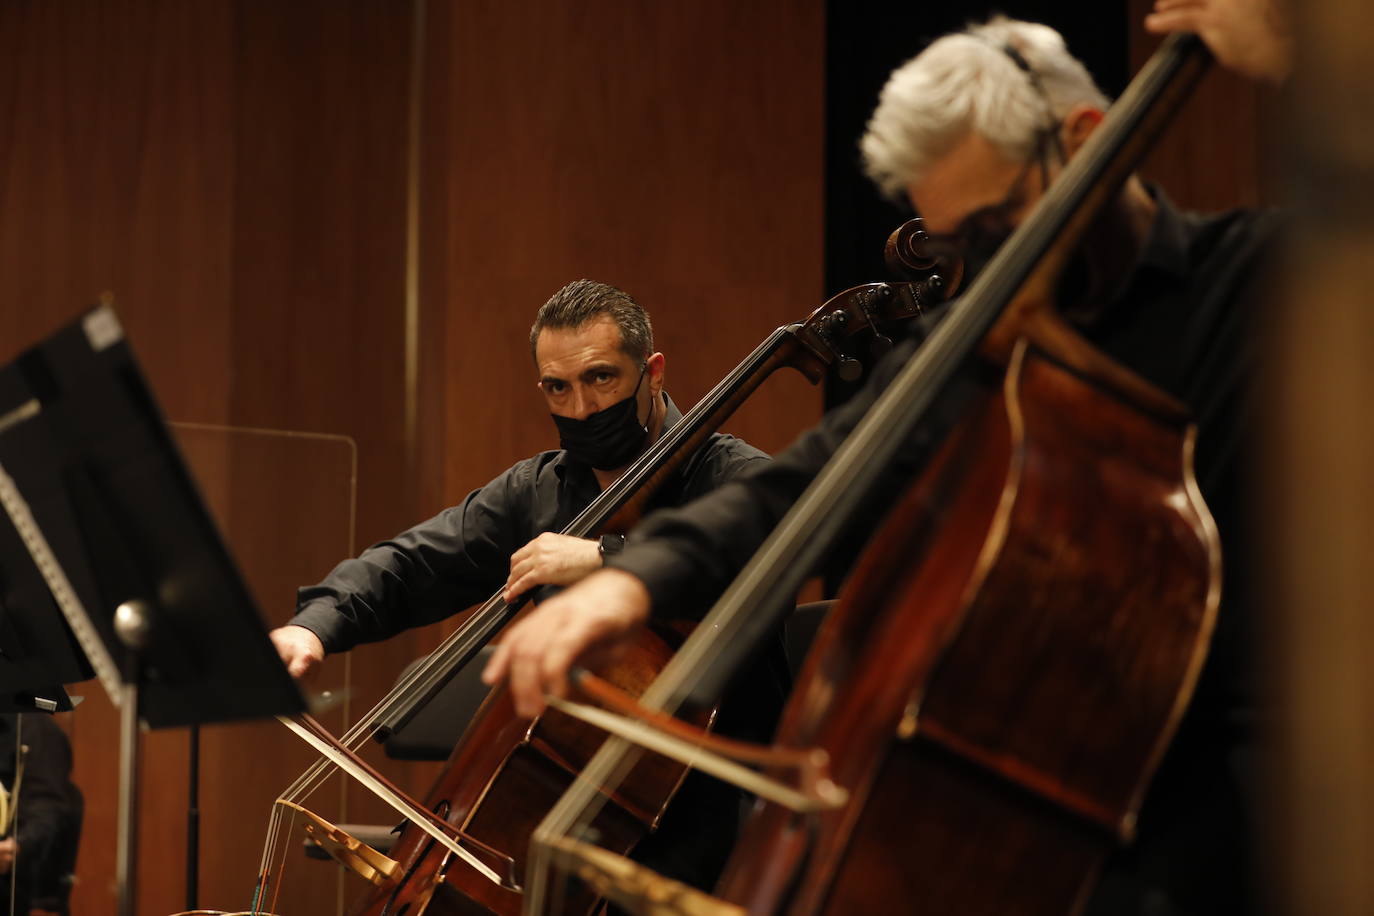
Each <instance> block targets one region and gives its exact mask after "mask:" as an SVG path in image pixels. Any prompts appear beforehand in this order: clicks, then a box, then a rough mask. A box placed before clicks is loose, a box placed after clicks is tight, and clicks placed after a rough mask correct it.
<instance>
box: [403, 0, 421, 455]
mask: <svg viewBox="0 0 1374 916" xmlns="http://www.w3.org/2000/svg"><path fill="white" fill-rule="evenodd" d="M414 2H415V6H414V8H413V9H414V12H413V15H412V23H411V25H412V28H411V36H410V99H409V105H410V114H409V124H408V130H409V134H410V136H409V138H408V141H407V152H406V268H405V269H406V278H405V284H406V289H405V451H406V455H405V458H406V470H407V471H408V472H409V473H411V474H415V473H416V472H417V471H418V463H419V409H420V406H419V382H420V130H421V126H422V123H421V120H422V117H423V105H422V102H423V98H424V62H425V53H424V51H425V0H414Z"/></svg>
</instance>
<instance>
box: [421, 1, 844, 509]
mask: <svg viewBox="0 0 1374 916" xmlns="http://www.w3.org/2000/svg"><path fill="white" fill-rule="evenodd" d="M445 28H446V32H445V33H444V34H439V33H436V32H433V31H431V42H432V45H431V53H432V54H433V55H434V56H435V57H436V58H438V59H439V60H441V61H442V62H443V64H444V65H446V66H447V68H448V71H447V73H446V74H445V75H444V77H443V79H444V82H443V84H442V85H443V86H444V88H445V91H446V93H447V97H446V98H442V99H435V100H432V101H431V103H430V104H429V105H428V106H427V112H429V113H431V115H433V113H435V111H436V109H438V111H440V112H443V113H446V116H445V115H442V114H441V115H440V116H441V117H443V118H444V121H443V123H444V128H443V129H444V134H443V136H442V138H441V141H440V142H441V143H442V146H443V148H444V149H445V152H446V155H447V158H448V161H449V162H450V163H451V168H452V171H451V173H450V175H449V177H448V185H447V187H446V188H444V189H443V190H444V197H443V198H441V199H435V198H429V197H427V201H428V202H430V203H431V205H437V206H440V207H442V208H443V210H444V212H445V213H446V214H447V218H448V219H449V221H450V222H449V224H448V227H447V235H446V236H445V237H444V239H443V241H444V243H445V246H446V247H445V248H444V249H443V250H440V251H434V250H433V249H428V250H427V252H426V254H427V257H428V258H430V260H429V261H427V264H428V268H429V269H430V270H431V271H434V270H437V271H440V272H442V274H443V276H444V278H445V280H446V283H445V289H444V292H443V293H442V294H441V295H443V297H444V306H445V308H446V310H447V316H448V322H447V326H446V331H445V339H446V345H445V352H444V357H443V366H442V369H441V375H442V379H436V380H435V381H434V383H435V384H443V385H444V392H445V398H446V405H445V409H444V410H443V412H442V419H441V420H438V418H436V420H438V421H439V422H442V423H443V424H444V427H443V430H444V432H443V436H442V437H441V438H440V439H438V440H437V441H438V442H440V443H442V446H441V447H442V448H443V482H444V483H443V498H444V500H445V501H450V502H451V501H452V500H454V499H456V498H457V497H458V496H459V495H460V494H461V493H462V492H464V491H465V490H467V489H469V488H470V487H472V486H475V485H477V484H480V483H482V482H484V481H485V480H486V479H488V478H489V477H491V476H492V475H494V474H495V473H496V472H498V471H500V470H502V469H503V468H505V467H506V466H507V465H508V464H510V462H511V459H512V458H514V457H517V456H522V455H527V454H531V453H533V452H535V451H537V450H540V449H545V448H554V447H557V436H556V433H555V431H554V428H553V426H552V424H551V423H550V422H549V420H548V418H547V414H546V409H545V407H544V405H543V402H542V399H541V398H540V396H539V395H538V393H537V391H536V390H535V386H534V381H535V375H534V371H533V367H532V365H531V362H530V356H529V348H528V343H527V338H528V329H529V325H530V322H531V320H532V319H533V316H534V312H535V310H536V309H537V308H538V306H539V305H541V304H542V303H543V302H544V300H545V299H547V298H548V296H549V295H550V294H552V293H553V292H554V291H555V290H557V289H558V288H559V287H560V286H562V285H563V284H564V283H566V282H568V281H570V280H573V279H577V278H579V277H589V278H593V279H597V280H602V281H605V282H608V283H612V284H614V285H617V286H620V287H622V288H623V289H625V290H627V291H628V292H630V293H631V294H632V295H633V296H635V297H636V298H637V299H638V300H639V302H640V303H641V304H642V305H644V306H645V308H646V309H648V311H649V312H650V314H651V316H652V317H653V320H654V326H655V331H656V342H657V344H658V347H659V349H661V350H662V351H663V352H664V353H665V354H666V355H667V358H668V370H667V372H668V390H669V392H670V393H671V394H672V396H673V397H674V399H675V400H676V401H677V402H678V404H679V406H681V407H682V408H683V409H686V408H687V407H690V406H691V405H692V404H693V403H695V402H696V400H697V399H698V398H699V397H700V396H701V395H702V394H703V393H704V392H705V391H706V390H707V389H708V388H709V386H710V385H711V384H713V383H714V382H715V381H717V380H718V379H719V378H720V377H721V376H723V375H724V374H725V373H726V372H727V371H728V370H729V369H730V368H732V367H733V366H734V365H735V364H736V363H737V362H739V361H740V360H742V359H743V358H744V356H745V355H747V353H748V352H749V350H751V349H752V348H753V346H754V345H755V344H756V343H757V342H758V341H760V340H762V339H763V337H764V336H765V335H766V334H767V333H768V332H769V331H770V330H772V328H774V327H775V326H777V325H778V324H781V323H784V322H787V321H791V320H795V319H798V318H800V317H802V316H803V315H805V314H806V313H808V312H809V311H810V310H811V309H813V308H814V307H815V306H816V305H819V303H820V297H821V294H822V251H821V245H822V236H821V219H822V212H821V181H822V162H821V156H822V144H821V137H822V131H823V123H822V115H823V112H822V80H823V70H822V55H823V49H824V45H823V32H822V4H820V3H819V2H794V3H777V4H738V3H731V2H725V0H720V2H706V3H694V4H662V3H652V2H635V3H619V4H608V3H592V4H578V5H565V4H556V3H546V4H541V5H540V6H539V8H538V10H537V12H536V11H535V10H532V9H531V8H529V7H527V6H525V7H512V6H510V5H508V4H503V3H496V2H484V3H471V4H465V5H464V7H463V13H462V15H461V16H453V17H452V18H451V19H450V20H449V21H448V22H447V23H446V25H445ZM436 66H438V64H436ZM432 85H433V84H432ZM429 306H430V307H433V306H434V303H429ZM806 387H807V386H805V385H804V383H800V382H797V381H795V380H790V379H789V380H786V381H784V382H782V383H781V384H780V385H778V384H775V385H774V386H772V387H771V388H770V390H767V391H765V392H762V393H760V395H759V396H758V397H757V398H756V399H755V402H754V403H753V404H751V405H750V406H749V407H748V408H746V411H747V412H746V413H745V414H744V415H742V416H741V417H740V418H739V419H737V420H736V421H733V422H731V423H730V424H729V425H728V427H727V428H729V429H731V430H734V431H737V432H739V433H740V434H741V435H744V436H745V437H746V438H749V439H751V440H753V441H755V442H756V443H757V444H759V445H760V446H761V447H763V448H766V449H770V450H771V449H778V448H781V447H782V446H783V445H785V444H786V443H787V442H789V441H790V440H791V439H792V437H793V436H794V435H795V434H796V433H797V432H798V431H799V430H800V429H802V428H804V427H805V426H806V425H809V423H810V422H812V421H813V420H814V419H815V418H816V417H817V416H818V415H819V403H820V398H819V394H812V393H810V392H809V391H806V392H805V393H803V389H805V388H806Z"/></svg>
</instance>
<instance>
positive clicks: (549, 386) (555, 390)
mask: <svg viewBox="0 0 1374 916" xmlns="http://www.w3.org/2000/svg"><path fill="white" fill-rule="evenodd" d="M565 387H566V386H564V384H563V383H562V382H545V383H544V393H545V394H562V393H563V389H564V388H565Z"/></svg>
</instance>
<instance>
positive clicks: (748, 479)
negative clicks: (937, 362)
mask: <svg viewBox="0 0 1374 916" xmlns="http://www.w3.org/2000/svg"><path fill="white" fill-rule="evenodd" d="M923 338H924V332H923V331H922V332H918V334H917V335H916V336H914V337H913V338H912V339H910V340H908V341H906V342H904V343H903V344H901V345H899V346H898V347H897V348H896V349H894V350H893V351H892V352H891V353H890V354H888V356H887V357H886V358H885V359H884V360H883V361H882V362H880V363H879V364H878V365H877V366H876V367H875V368H874V371H873V373H872V374H871V376H870V378H869V380H868V382H867V384H866V385H865V386H864V387H863V388H862V389H860V391H859V393H858V394H856V395H855V396H854V397H853V398H851V399H850V400H849V401H847V402H845V403H844V404H842V405H840V406H839V407H837V408H835V409H834V410H832V411H830V412H829V413H827V414H826V415H825V416H824V417H823V418H822V419H821V421H820V423H819V424H817V425H816V426H814V427H812V428H811V429H810V430H808V431H807V432H805V433H803V434H802V435H801V436H800V437H799V438H798V439H797V441H796V442H794V443H793V444H792V445H791V446H789V447H788V448H787V450H786V451H784V452H782V453H781V454H780V455H778V456H777V458H776V459H775V460H773V461H772V462H771V463H768V462H758V463H754V464H752V465H751V466H750V467H748V468H747V472H746V473H744V474H743V476H741V477H739V478H738V479H734V480H731V481H729V482H727V483H725V484H724V485H723V486H721V487H720V488H719V489H717V490H715V491H714V492H711V493H709V494H707V495H705V496H703V497H702V498H700V499H698V500H695V501H694V502H691V503H689V504H687V505H685V506H683V507H681V508H678V509H665V510H661V511H658V512H655V513H653V514H651V515H649V516H648V517H647V518H645V520H644V521H643V523H641V524H640V525H638V526H636V527H635V529H634V531H633V532H631V534H630V537H629V539H628V541H627V543H626V547H625V550H624V551H622V552H621V553H620V554H619V555H617V556H615V557H613V558H611V559H610V560H608V561H607V564H606V565H608V566H611V567H614V568H617V569H623V570H625V571H626V572H629V573H631V574H632V575H634V576H635V577H637V578H638V579H640V580H641V581H642V582H643V583H644V585H645V587H646V588H648V590H649V594H650V596H651V598H652V602H653V615H654V616H655V617H659V618H669V617H694V618H699V617H701V616H702V614H703V613H704V612H705V611H706V610H707V609H708V605H709V603H710V602H711V601H713V600H714V599H715V598H716V596H717V595H719V594H720V593H721V592H722V591H724V590H725V587H726V586H727V585H729V583H730V581H731V580H732V579H733V578H734V576H735V574H736V573H738V572H739V570H740V569H741V568H743V566H744V564H745V563H746V562H747V561H748V560H749V558H750V557H751V556H753V554H754V552H755V551H756V550H757V549H758V547H759V545H761V544H762V543H763V541H764V540H765V539H766V538H767V537H768V535H769V534H770V533H771V532H772V531H773V529H774V528H776V527H777V525H778V522H779V521H781V520H782V517H783V516H784V515H786V514H787V511H788V509H790V508H791V506H792V504H793V503H794V502H796V500H797V498H798V497H799V496H800V495H801V493H802V492H803V491H804V490H805V489H806V487H807V486H808V485H809V484H810V483H811V481H812V479H814V478H815V476H816V474H817V473H818V472H819V471H820V469H821V468H822V467H823V466H824V465H825V463H826V462H827V461H828V460H829V459H830V457H831V455H833V454H834V453H835V450H836V449H837V448H839V446H840V444H841V443H842V442H843V441H844V439H845V437H846V436H847V435H849V433H850V431H851V430H853V428H854V427H855V426H856V425H857V424H858V422H859V421H860V420H861V419H863V416H864V414H865V413H867V412H868V409H869V407H871V406H872V405H873V402H874V401H875V400H876V399H877V398H878V396H879V395H880V394H881V393H882V391H883V390H884V389H885V388H886V387H887V385H888V383H889V382H891V380H892V378H893V377H894V376H895V375H896V374H897V372H898V370H900V369H901V367H902V366H903V365H904V364H905V363H906V360H907V358H908V357H910V355H911V354H912V353H913V352H914V351H915V349H916V346H917V345H918V343H919V341H920V340H921V339H923Z"/></svg>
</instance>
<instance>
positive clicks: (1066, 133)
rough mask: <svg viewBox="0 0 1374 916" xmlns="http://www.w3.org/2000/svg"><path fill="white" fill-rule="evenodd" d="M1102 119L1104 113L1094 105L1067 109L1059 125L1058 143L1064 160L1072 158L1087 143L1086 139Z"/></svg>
mask: <svg viewBox="0 0 1374 916" xmlns="http://www.w3.org/2000/svg"><path fill="white" fill-rule="evenodd" d="M1104 117H1106V113H1105V112H1103V111H1102V109H1101V108H1098V107H1097V106H1095V105H1087V104H1082V105H1075V106H1074V107H1073V108H1071V109H1069V113H1068V114H1066V115H1065V116H1064V121H1063V123H1061V124H1060V125H1059V142H1060V143H1061V144H1062V145H1063V147H1064V158H1066V159H1069V158H1072V157H1073V154H1074V153H1076V152H1078V150H1079V148H1080V147H1082V146H1083V144H1084V143H1086V142H1088V138H1089V137H1091V136H1092V133H1093V131H1094V130H1097V125H1099V124H1101V123H1102V119H1103V118H1104Z"/></svg>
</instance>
